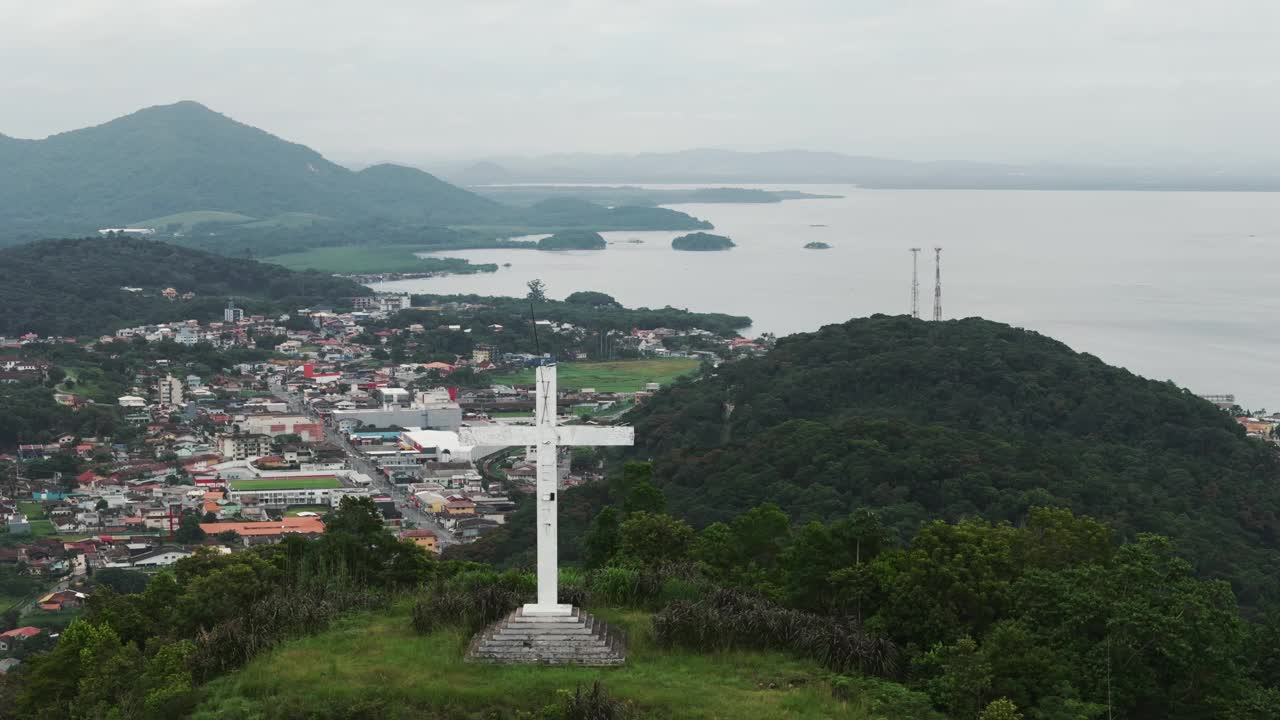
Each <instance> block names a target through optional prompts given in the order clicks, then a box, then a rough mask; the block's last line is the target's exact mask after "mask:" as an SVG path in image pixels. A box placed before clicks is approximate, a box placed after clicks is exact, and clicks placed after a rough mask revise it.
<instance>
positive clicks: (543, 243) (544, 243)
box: [538, 230, 608, 250]
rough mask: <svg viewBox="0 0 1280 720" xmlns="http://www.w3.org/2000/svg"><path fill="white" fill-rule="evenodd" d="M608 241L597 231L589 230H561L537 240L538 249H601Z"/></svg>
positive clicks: (606, 245)
mask: <svg viewBox="0 0 1280 720" xmlns="http://www.w3.org/2000/svg"><path fill="white" fill-rule="evenodd" d="M606 247H608V243H606V242H605V241H604V238H603V237H601V236H600V233H598V232H592V231H590V230H562V231H561V232H558V233H556V234H555V235H552V236H551V237H545V238H542V239H541V240H539V241H538V249H539V250H603V249H605V248H606Z"/></svg>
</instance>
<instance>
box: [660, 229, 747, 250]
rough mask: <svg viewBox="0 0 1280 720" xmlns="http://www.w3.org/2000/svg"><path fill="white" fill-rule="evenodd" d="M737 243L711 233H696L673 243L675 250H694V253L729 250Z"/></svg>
mask: <svg viewBox="0 0 1280 720" xmlns="http://www.w3.org/2000/svg"><path fill="white" fill-rule="evenodd" d="M734 246H735V243H734V242H733V241H732V240H730V239H729V238H727V237H725V236H723V235H712V234H711V233H704V232H696V233H689V234H688V235H681V236H680V237H678V238H676V239H674V240H672V241H671V248H672V249H673V250H694V251H704V252H705V251H711V250H728V249H729V248H731V247H734Z"/></svg>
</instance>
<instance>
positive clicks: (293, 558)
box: [0, 463, 1280, 720]
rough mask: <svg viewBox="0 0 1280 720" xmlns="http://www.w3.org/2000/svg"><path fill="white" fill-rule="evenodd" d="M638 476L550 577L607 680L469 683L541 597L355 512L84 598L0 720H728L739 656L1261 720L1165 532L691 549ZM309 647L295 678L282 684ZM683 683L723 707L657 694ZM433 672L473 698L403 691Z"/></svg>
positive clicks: (1058, 712) (837, 707) (902, 695)
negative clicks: (591, 642) (494, 633)
mask: <svg viewBox="0 0 1280 720" xmlns="http://www.w3.org/2000/svg"><path fill="white" fill-rule="evenodd" d="M649 478H650V467H649V466H648V465H646V464H643V463H631V464H628V465H627V466H626V467H625V468H622V469H621V471H620V472H618V473H615V474H613V475H612V476H611V477H610V479H609V480H608V481H607V482H606V483H601V484H600V485H601V487H603V488H604V490H605V492H606V493H607V494H608V499H609V504H608V505H607V506H606V507H605V508H604V509H603V510H601V511H600V512H599V513H598V514H597V515H596V516H595V518H594V519H593V521H592V522H591V527H590V530H589V531H588V533H587V536H586V541H585V543H584V545H585V547H586V550H587V554H586V557H585V560H584V567H582V568H579V569H572V570H566V571H565V572H562V574H561V578H560V600H561V601H562V602H567V603H572V604H574V605H576V606H579V607H582V608H586V609H588V610H589V611H591V612H593V613H597V614H607V615H608V616H609V617H611V618H617V619H618V620H619V621H620V622H621V623H622V624H623V626H624V627H625V628H626V630H627V632H628V633H629V634H630V636H631V637H633V638H634V642H633V644H632V646H631V648H630V650H631V653H632V657H631V660H630V661H629V663H628V665H627V666H624V667H620V668H615V669H612V670H609V671H608V672H607V673H605V674H603V675H602V674H601V673H600V672H599V671H598V670H595V669H591V668H569V669H564V670H555V669H552V668H548V669H545V671H541V672H530V671H529V670H527V669H523V670H522V669H506V670H502V669H496V668H486V669H481V668H477V667H476V666H474V665H467V664H465V663H464V662H463V660H462V655H463V652H464V651H465V648H466V646H467V641H468V640H469V638H470V637H471V635H472V634H473V633H475V632H477V631H478V630H480V629H481V628H483V627H485V626H486V625H487V624H489V623H491V622H493V621H495V620H497V619H499V618H501V617H503V616H505V615H506V614H507V613H509V612H511V611H512V610H514V609H515V608H516V607H518V606H519V605H520V604H521V603H523V602H527V601H529V600H531V599H532V596H533V594H534V588H535V583H534V578H533V576H532V575H531V574H530V573H528V572H527V571H524V570H512V571H507V572H498V571H496V570H495V569H494V568H492V567H489V566H486V565H483V564H476V563H469V562H463V561H457V560H452V559H449V558H448V557H446V558H445V559H443V560H441V559H436V558H432V557H430V556H429V555H428V554H427V553H426V552H425V551H423V550H422V549H421V548H419V547H417V546H415V545H413V544H412V543H408V542H404V541H398V540H396V539H395V538H394V537H393V536H392V535H391V534H390V532H388V530H387V529H386V528H385V527H384V526H383V523H382V519H381V518H380V517H379V515H378V512H377V509H376V507H375V506H374V504H373V503H372V501H370V500H369V499H367V498H361V499H355V498H346V499H344V500H343V502H342V504H341V505H340V506H339V507H338V508H336V509H335V510H334V511H333V512H331V513H330V514H329V515H328V516H327V517H326V521H325V522H326V528H325V532H324V534H323V535H322V536H321V537H319V538H318V539H315V540H310V541H308V540H305V539H302V538H300V537H290V538H286V539H285V540H284V542H282V543H281V544H278V545H267V546H260V547H257V548H253V549H250V550H245V551H242V552H238V553H235V554H229V555H228V554H220V553H217V552H212V551H202V552H199V553H197V554H196V555H195V556H193V557H190V558H186V559H183V560H180V561H179V562H178V563H177V564H176V565H175V566H174V567H173V568H171V569H165V570H163V571H161V572H159V573H158V574H156V575H155V576H154V577H152V578H151V579H150V580H149V581H146V582H145V583H143V582H133V580H134V579H133V578H129V580H130V582H128V583H121V582H118V580H117V579H116V578H112V579H111V581H108V579H107V578H106V577H103V578H102V579H101V580H99V579H98V578H97V577H96V576H95V577H94V578H91V581H92V582H97V583H99V584H98V585H97V586H96V587H95V588H94V589H93V591H92V592H91V593H90V599H89V602H88V606H87V610H86V612H85V614H84V616H83V617H82V618H80V619H79V620H77V621H75V622H74V623H72V624H71V626H70V627H68V628H67V629H66V630H65V631H64V632H63V633H62V635H61V637H60V638H59V640H58V642H57V644H56V645H53V646H52V647H51V648H49V649H47V650H46V651H43V652H35V653H31V654H27V655H26V656H25V657H24V662H23V664H22V665H21V666H20V667H19V668H18V669H17V671H15V672H11V673H9V674H8V675H5V676H0V718H5V719H6V720H7V719H8V718H15V719H16V718H33V719H35V720H54V719H55V718H56V719H58V720H61V718H85V719H86V720H87V719H89V718H120V719H121V720H159V719H161V718H173V717H186V716H189V715H193V714H194V716H196V717H201V718H207V719H209V720H213V719H215V718H216V719H219V720H220V719H222V718H226V719H228V720H230V719H231V718H237V719H238V718H243V717H258V718H263V720H267V719H272V720H275V719H279V720H284V719H285V718H303V717H326V718H375V717H377V718H381V717H438V718H458V719H461V718H475V717H484V718H493V719H494V720H502V719H510V720H516V719H518V718H529V717H539V718H543V719H544V720H577V719H579V718H609V719H612V720H638V718H648V717H671V718H675V717H706V718H710V717H726V716H731V715H728V714H727V712H728V709H729V708H730V707H732V706H733V704H734V701H733V699H732V697H730V696H728V695H726V694H725V691H726V689H727V688H726V686H725V685H724V684H723V683H724V682H726V681H728V682H730V683H732V682H734V681H740V679H741V678H743V677H746V678H759V675H758V673H759V672H760V670H759V669H757V668H754V667H742V666H739V665H738V664H737V663H735V662H734V660H735V659H740V660H746V659H747V658H749V657H752V654H758V653H771V655H768V656H766V658H767V659H768V660H769V661H771V662H786V663H787V667H788V670H787V672H788V673H789V674H790V677H789V678H787V679H784V680H783V683H784V684H786V685H787V687H789V688H791V689H793V690H794V689H796V688H804V689H805V693H806V694H805V695H803V696H799V695H797V697H804V698H805V701H806V702H809V703H821V704H822V706H823V707H826V708H829V712H832V713H835V712H842V713H844V714H842V715H840V716H842V717H850V718H856V719H858V720H871V718H895V719H898V718H901V719H903V720H941V719H942V718H952V719H954V720H1011V719H1015V718H1025V719H1026V720H1103V719H1107V720H1202V719H1207V718H1227V719H1229V720H1275V718H1276V717H1277V714H1276V713H1277V708H1280V688H1277V678H1278V677H1280V675H1277V670H1278V669H1280V653H1278V652H1277V641H1278V640H1280V612H1276V611H1275V610H1267V611H1264V612H1261V613H1259V614H1258V615H1257V616H1256V617H1255V618H1253V619H1246V618H1244V617H1242V616H1241V614H1240V613H1239V612H1238V610H1237V603H1236V599H1235V598H1234V597H1233V596H1232V593H1231V589H1230V587H1229V585H1228V584H1227V583H1225V582H1223V581H1218V580H1207V579H1203V578H1197V577H1196V576H1195V575H1194V574H1193V573H1192V572H1191V568H1190V565H1189V564H1188V563H1187V562H1186V561H1184V560H1182V559H1181V558H1179V557H1178V555H1177V553H1176V552H1175V551H1174V549H1173V546H1172V544H1171V543H1170V541H1169V540H1168V539H1166V538H1163V537H1161V536H1158V535H1150V534H1142V535H1139V536H1136V537H1134V538H1129V539H1124V538H1121V537H1119V536H1118V534H1117V533H1116V532H1114V530H1113V529H1112V528H1110V527H1109V526H1107V525H1106V524H1104V523H1100V522H1098V521H1096V520H1094V519H1092V518H1089V517H1085V516H1080V515H1076V514H1074V513H1072V512H1071V511H1070V510H1067V509H1063V508H1047V507H1033V508H1030V509H1028V511H1027V513H1026V517H1025V518H1024V519H1023V521H1022V522H1020V523H1019V524H1017V525H1012V524H1008V523H991V522H987V521H985V520H980V519H968V520H964V521H960V522H954V523H948V522H943V521H936V522H931V523H928V524H925V525H923V526H922V527H920V528H919V529H918V530H917V531H915V532H914V533H913V534H912V535H911V536H908V537H907V538H904V539H903V542H902V543H897V542H895V541H894V539H893V532H892V531H891V530H890V529H889V528H887V527H886V526H885V525H884V524H883V523H882V521H881V518H880V517H879V516H878V515H877V514H876V513H874V512H871V511H867V510H863V509H858V510H856V511H854V512H852V513H849V514H846V515H843V516H841V517H839V518H837V519H835V520H833V521H831V522H828V523H819V522H809V523H804V524H796V523H794V522H793V518H792V517H789V516H788V515H787V514H786V513H784V512H783V511H781V510H780V509H779V508H778V507H777V506H776V505H772V504H765V505H762V506H759V507H755V508H752V509H750V510H748V511H746V512H744V513H742V514H740V515H737V516H735V517H732V518H728V519H727V520H726V521H725V522H717V523H713V524H711V525H709V526H707V527H706V528H703V529H702V530H701V531H700V532H697V531H695V530H694V529H693V528H692V527H691V526H690V525H689V524H687V523H686V522H684V521H683V520H680V519H678V518H676V517H673V516H672V515H670V514H669V508H667V506H666V501H665V498H663V496H662V495H661V493H660V492H659V491H658V490H657V489H656V488H655V487H654V486H653V485H652V484H651V483H650V481H649ZM141 579H142V578H139V580H141ZM308 636H318V637H308ZM369 640H372V641H371V642H368V641H369ZM357 642H359V646H360V648H361V649H360V650H359V651H357V652H356V653H354V654H356V655H358V657H356V658H354V659H353V658H352V657H351V656H352V654H353V653H352V652H349V650H350V649H351V648H352V647H353V646H354V645H355V643H357ZM300 648H303V649H307V648H309V649H310V652H305V651H304V652H303V657H306V658H307V661H305V662H302V663H299V664H295V665H293V666H292V667H289V668H288V669H287V670H285V669H284V668H282V667H281V665H282V664H283V663H287V662H288V658H290V657H298V655H297V653H295V652H294V651H296V650H298V649H300ZM317 654H319V658H321V659H316V655H317ZM711 658H719V659H721V660H722V661H723V662H721V663H719V664H718V665H717V666H716V667H715V668H714V674H713V673H712V672H709V669H704V668H705V663H706V661H707V660H708V659H711ZM259 661H265V662H266V663H267V672H265V673H264V672H263V663H262V662H259ZM403 662H411V663H412V668H410V669H409V671H408V672H405V668H395V667H394V666H395V665H396V664H397V663H403ZM357 666H358V667H359V668H362V669H358V668H357ZM426 667H430V668H432V669H433V672H427V673H425V674H424V668H426ZM340 668H341V669H340ZM499 672H500V673H519V674H520V675H521V679H516V678H514V677H508V676H506V675H504V676H503V677H504V678H506V679H509V680H510V681H511V683H510V684H509V685H508V684H507V683H506V682H502V681H495V675H494V673H499ZM689 672H699V673H701V674H700V675H699V676H698V683H700V684H702V687H701V688H699V691H700V692H705V693H707V694H708V695H709V696H714V697H713V698H708V699H707V701H706V702H701V701H700V702H698V703H692V702H690V701H689V699H688V698H684V699H683V701H681V700H680V699H675V700H674V701H673V699H672V698H670V697H668V696H667V695H668V694H664V693H661V692H657V691H659V690H660V689H661V688H662V687H664V686H665V685H667V684H669V683H673V682H679V680H678V676H679V675H680V674H681V673H689ZM282 673H285V674H282ZM242 675H245V677H244V678H243V682H240V680H241V676H242ZM437 675H443V676H445V677H446V678H447V684H448V685H452V686H463V687H465V688H466V690H465V691H464V692H462V693H461V694H459V693H455V692H451V691H450V690H449V689H447V688H437V689H435V690H434V691H433V692H415V691H414V690H413V687H414V686H417V685H419V684H421V683H424V682H433V683H434V682H438V681H439V678H438V677H436V676H437ZM717 675H718V676H717ZM335 678H338V679H340V681H341V682H340V683H338V684H339V685H340V687H341V691H340V692H328V691H326V690H325V688H328V687H331V686H332V685H333V684H334V683H335ZM592 680H600V681H601V682H602V687H600V688H597V689H596V691H594V692H593V693H591V696H592V697H591V698H588V699H584V698H583V697H582V694H581V693H578V694H577V700H573V698H574V693H573V692H572V691H573V686H574V683H575V681H576V682H577V683H578V684H581V683H583V682H588V683H590V682H591V681H592ZM264 681H265V682H264ZM769 682H770V683H772V682H773V681H772V680H770V681H769ZM730 687H732V685H730ZM759 689H760V690H770V691H771V690H773V689H774V688H773V687H769V688H765V687H763V686H762V687H760V688H759ZM566 691H567V692H566ZM824 696H825V697H824ZM755 697H757V698H761V699H762V698H763V697H765V696H764V695H763V694H761V695H757V696H755ZM769 697H775V696H769ZM832 699H835V700H836V701H837V702H835V703H832V702H830V701H831V700H832ZM739 702H741V700H740V701H739ZM708 704H710V705H711V707H708ZM695 707H696V708H698V709H697V710H693V708H695ZM529 708H538V714H537V715H535V716H530V715H529V714H528V711H529ZM768 716H769V715H768V714H767V713H766V714H759V713H756V714H753V715H751V717H768ZM818 716H821V715H820V714H819V715H813V714H807V715H804V717H818Z"/></svg>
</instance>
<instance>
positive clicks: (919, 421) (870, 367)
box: [633, 316, 1280, 597]
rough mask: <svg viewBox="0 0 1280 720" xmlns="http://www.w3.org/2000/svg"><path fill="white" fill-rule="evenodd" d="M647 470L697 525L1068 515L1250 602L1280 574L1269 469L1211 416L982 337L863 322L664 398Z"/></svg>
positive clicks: (1038, 341) (1174, 397)
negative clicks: (766, 514) (1145, 534)
mask: <svg viewBox="0 0 1280 720" xmlns="http://www.w3.org/2000/svg"><path fill="white" fill-rule="evenodd" d="M633 421H634V423H635V425H636V438H637V441H638V443H639V446H638V447H637V448H636V452H637V455H639V456H643V457H651V458H653V459H654V460H655V473H654V477H655V483H656V484H657V485H659V487H661V489H662V490H663V491H664V492H665V493H666V495H667V497H668V499H669V500H670V503H671V505H670V506H671V507H672V508H673V509H678V512H680V513H681V514H683V515H684V516H686V517H688V518H689V519H690V520H692V521H693V522H694V523H695V524H696V525H705V524H707V523H710V522H713V521H716V520H724V519H727V518H730V517H732V516H734V515H736V514H737V513H740V512H742V511H744V510H746V509H749V508H751V507H754V506H756V505H759V504H760V503H763V502H775V503H778V504H779V505H781V506H782V507H783V508H784V509H785V510H787V511H788V512H789V513H790V514H791V515H792V516H793V517H795V518H797V519H798V520H801V521H804V520H808V519H823V520H829V519H833V518H838V517H842V516H844V515H846V514H847V513H849V512H850V511H851V510H852V509H853V508H856V507H859V506H865V507H871V508H875V509H877V510H879V511H880V512H881V513H882V516H883V517H884V518H885V520H886V521H887V522H888V523H889V524H890V525H892V526H893V527H895V528H896V529H897V530H898V532H899V533H900V534H901V535H902V536H904V537H905V536H907V535H909V534H910V532H911V531H913V530H914V528H915V527H917V526H919V524H920V523H922V522H924V521H926V520H929V519H933V518H942V519H946V520H957V519H960V518H963V517H966V516H974V515H978V516H982V517H984V518H986V519H988V520H1010V521H1014V522H1017V521H1018V520H1019V519H1020V518H1022V517H1023V515H1024V513H1025V512H1026V511H1027V509H1028V508H1030V507H1032V506H1035V505H1057V506H1066V507H1070V508H1072V509H1073V510H1075V511H1076V512H1080V513H1086V514H1089V515H1092V516H1094V517H1098V518H1101V519H1105V520H1107V521H1108V522H1110V523H1112V524H1114V525H1115V526H1116V527H1117V528H1118V529H1119V530H1120V532H1121V533H1125V534H1132V533H1136V532H1140V531H1150V532H1159V533H1161V534H1164V535H1168V536H1170V537H1172V538H1174V539H1175V540H1176V541H1177V542H1179V543H1180V546H1181V547H1182V549H1183V550H1184V551H1185V552H1187V553H1188V556H1189V557H1191V559H1192V560H1193V561H1194V562H1195V563H1196V564H1197V565H1198V566H1199V568H1200V569H1201V571H1203V572H1206V573H1207V574H1210V575H1213V576H1222V577H1229V578H1231V579H1232V580H1233V582H1235V583H1236V585H1237V588H1239V589H1243V590H1244V591H1245V595H1246V597H1247V596H1248V594H1249V591H1250V590H1256V589H1257V588H1258V587H1260V586H1262V585H1265V584H1268V583H1270V582H1274V579H1275V578H1276V577H1277V575H1276V573H1277V571H1278V570H1280V482H1277V480H1278V473H1277V463H1276V453H1275V449H1274V448H1273V447H1270V446H1264V444H1263V443H1261V442H1259V441H1252V440H1248V439H1246V438H1245V437H1244V433H1243V431H1242V430H1241V429H1240V427H1239V426H1238V425H1237V424H1236V423H1235V422H1234V421H1233V420H1232V419H1231V418H1230V417H1228V416H1227V415H1225V414H1224V413H1222V412H1221V411H1219V410H1218V409H1217V408H1216V407H1214V406H1213V405H1212V404H1210V403H1208V402H1206V401H1204V400H1201V399H1199V398H1197V397H1195V396H1193V395H1192V394H1191V393H1189V392H1188V391H1186V390H1181V389H1179V388H1177V387H1175V386H1174V385H1172V384H1169V383H1160V382H1155V381H1151V380H1145V379H1143V378H1140V377H1137V376H1135V375H1133V374H1131V373H1129V372H1128V371H1125V370H1122V369H1119V368H1114V367H1110V366H1108V365H1106V364H1105V363H1103V362H1102V361H1100V360H1099V359H1097V358H1095V357H1092V356H1090V355H1086V354H1081V353H1076V352H1073V351H1072V350H1071V349H1070V348H1068V347H1067V346H1066V345H1063V344H1062V343H1059V342H1056V341H1054V340H1052V339H1050V338H1047V337H1044V336H1042V335H1039V334H1036V333H1033V332H1028V331H1024V330H1020V329H1017V328H1013V327H1009V326H1007V325H1002V324H999V323H994V322H990V321H987V320H981V319H968V320H959V321H950V322H940V323H928V322H922V321H919V320H912V319H910V318H906V317H884V316H876V317H872V318H865V319H857V320H851V321H849V322H847V323H844V324H842V325H831V326H827V327H825V328H823V329H822V330H820V331H818V332H816V333H808V334H801V335H794V336H791V337H788V338H784V339H782V340H780V341H779V342H778V344H777V347H776V349H774V350H773V351H772V352H770V353H769V354H768V355H767V356H765V357H762V358H759V359H752V360H745V361H742V362H737V363H731V364H728V365H725V366H723V367H721V368H719V369H718V370H716V371H715V372H714V373H712V374H709V375H707V376H706V377H703V378H701V379H699V380H698V381H696V382H684V383H681V384H678V385H676V386H674V387H672V388H671V389H669V390H667V391H665V392H663V393H660V394H658V395H657V396H655V397H654V398H653V399H652V400H651V402H649V403H648V404H647V405H645V406H643V407H642V408H641V409H639V410H638V411H637V412H636V413H635V417H634V418H633Z"/></svg>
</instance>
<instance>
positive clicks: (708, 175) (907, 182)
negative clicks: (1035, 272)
mask: <svg viewBox="0 0 1280 720" xmlns="http://www.w3.org/2000/svg"><path fill="white" fill-rule="evenodd" d="M441 174H442V175H443V176H444V177H446V178H448V179H449V180H450V181H452V182H455V183H458V184H459V185H464V186H467V185H470V186H478V185H500V184H508V183H613V184H617V183H736V184H743V183H850V184H855V185H861V186H864V187H871V188H955V189H961V188H974V189H1000V188H1007V189H1060V190H1068V189H1080V190H1280V175H1278V174H1276V173H1274V172H1270V171H1265V170H1259V171H1249V170H1233V171H1229V172H1227V171H1217V170H1213V169H1201V168H1177V167H1173V166H1170V167H1121V166H1115V167H1112V166H1104V165H1012V164H1000V163H985V162H911V161H906V160H894V159H888V158H880V157H868V156H859V155H845V154H841V153H835V152H815V151H810V150H778V151H771V152H737V151H733V150H711V149H701V150H684V151H680V152H668V153H640V154H587V153H576V154H556V155H543V156H538V157H514V156H508V157H494V158H488V159H485V160H482V161H480V162H475V163H470V164H460V165H457V166H454V167H451V168H443V169H442V172H441Z"/></svg>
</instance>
